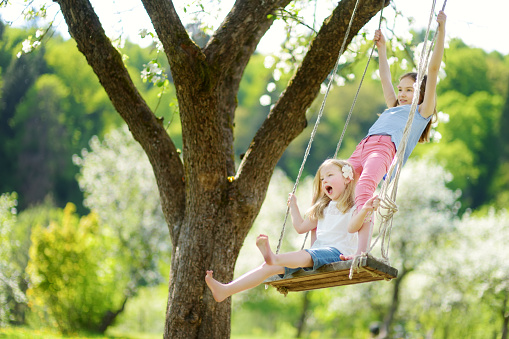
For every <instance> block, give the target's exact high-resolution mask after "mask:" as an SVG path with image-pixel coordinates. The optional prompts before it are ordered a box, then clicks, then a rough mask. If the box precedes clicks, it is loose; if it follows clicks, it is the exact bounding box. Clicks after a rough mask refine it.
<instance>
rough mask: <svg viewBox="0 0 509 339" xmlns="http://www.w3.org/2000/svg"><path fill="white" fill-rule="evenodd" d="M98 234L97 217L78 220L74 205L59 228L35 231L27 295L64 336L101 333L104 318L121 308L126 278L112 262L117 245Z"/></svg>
mask: <svg viewBox="0 0 509 339" xmlns="http://www.w3.org/2000/svg"><path fill="white" fill-rule="evenodd" d="M99 230H100V225H99V221H98V218H97V215H95V214H93V213H92V214H89V215H88V216H84V217H81V218H80V217H79V216H78V215H77V214H76V208H75V206H74V205H72V204H68V205H67V206H66V208H65V209H64V213H63V216H62V219H61V220H59V221H58V222H51V223H50V225H38V226H36V227H35V228H34V229H33V230H32V237H31V239H32V246H31V248H30V261H29V264H28V267H27V272H28V273H29V275H30V280H31V286H30V288H29V290H28V291H27V295H28V297H29V300H30V303H31V304H32V307H33V309H39V310H40V312H42V310H43V309H44V308H47V310H48V312H49V314H50V315H51V316H52V318H53V319H54V321H55V323H56V324H57V327H58V329H59V330H60V331H61V332H62V333H72V332H74V331H78V330H96V331H97V330H98V329H99V328H100V325H101V323H102V320H103V317H104V316H105V315H106V313H107V312H108V311H110V310H112V308H113V310H115V309H116V308H120V307H121V305H122V302H123V299H124V293H123V290H122V289H119V288H118V286H122V283H123V282H124V283H125V274H124V272H123V270H122V269H121V267H122V266H120V265H118V262H117V261H116V260H115V259H114V258H113V257H112V256H111V247H113V246H114V244H116V243H117V242H118V239H116V238H115V237H112V236H105V235H102V234H101V233H100V232H99Z"/></svg>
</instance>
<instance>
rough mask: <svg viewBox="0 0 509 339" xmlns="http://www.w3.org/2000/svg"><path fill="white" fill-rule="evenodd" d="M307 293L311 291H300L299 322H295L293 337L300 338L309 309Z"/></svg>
mask: <svg viewBox="0 0 509 339" xmlns="http://www.w3.org/2000/svg"><path fill="white" fill-rule="evenodd" d="M309 293H311V291H305V292H303V293H302V311H301V314H300V318H299V322H298V323H297V335H296V336H295V338H301V337H302V333H304V327H305V326H306V319H307V315H308V311H309V304H310V300H309Z"/></svg>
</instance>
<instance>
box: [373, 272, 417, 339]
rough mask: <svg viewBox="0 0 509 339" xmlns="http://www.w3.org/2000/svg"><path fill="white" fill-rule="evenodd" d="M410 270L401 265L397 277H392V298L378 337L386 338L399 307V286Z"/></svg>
mask: <svg viewBox="0 0 509 339" xmlns="http://www.w3.org/2000/svg"><path fill="white" fill-rule="evenodd" d="M409 272H411V270H408V269H405V265H403V269H402V270H400V271H399V272H398V278H397V279H394V284H393V286H394V289H393V290H392V300H391V306H390V308H389V311H388V312H387V314H386V316H385V318H384V321H383V324H382V329H381V331H380V338H388V337H389V333H390V330H391V326H392V322H393V321H394V315H395V314H396V311H397V310H398V307H399V291H400V287H401V283H402V282H403V279H404V278H405V276H406V275H407V274H408V273H409Z"/></svg>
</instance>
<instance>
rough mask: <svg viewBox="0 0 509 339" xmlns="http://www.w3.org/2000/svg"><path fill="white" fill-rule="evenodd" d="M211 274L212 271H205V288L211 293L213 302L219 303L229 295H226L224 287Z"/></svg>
mask: <svg viewBox="0 0 509 339" xmlns="http://www.w3.org/2000/svg"><path fill="white" fill-rule="evenodd" d="M213 273H214V271H207V275H206V276H205V282H206V283H207V286H208V287H209V289H210V291H211V292H212V295H213V296H214V300H215V301H217V302H218V303H219V302H221V301H223V300H225V299H226V298H228V297H229V295H227V293H226V290H225V286H224V285H223V284H221V283H220V282H219V281H217V280H216V279H214V278H213V277H212V274H213Z"/></svg>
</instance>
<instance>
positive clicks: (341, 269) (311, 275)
mask: <svg viewBox="0 0 509 339" xmlns="http://www.w3.org/2000/svg"><path fill="white" fill-rule="evenodd" d="M352 262H353V261H352V260H349V261H339V262H335V263H331V264H327V265H324V266H323V267H320V268H319V269H317V270H316V271H304V270H300V271H298V272H295V273H294V274H292V275H290V276H289V277H288V278H286V279H282V278H281V277H279V276H278V275H276V276H273V277H270V278H268V279H267V280H266V281H265V284H267V285H271V286H273V287H275V288H277V289H278V290H280V292H281V293H287V292H298V291H307V290H313V289H320V288H328V287H335V286H344V285H351V284H360V283H364V282H370V281H378V280H384V279H385V280H390V279H394V278H396V277H397V275H398V270H397V269H395V268H393V267H391V266H388V265H386V264H384V263H382V262H380V261H378V260H376V259H374V258H373V257H363V258H361V263H360V267H361V268H363V269H364V270H360V271H359V272H354V275H353V277H352V279H350V278H349V274H350V267H351V266H352ZM368 271H371V272H374V273H375V275H372V274H371V273H370V272H368Z"/></svg>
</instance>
